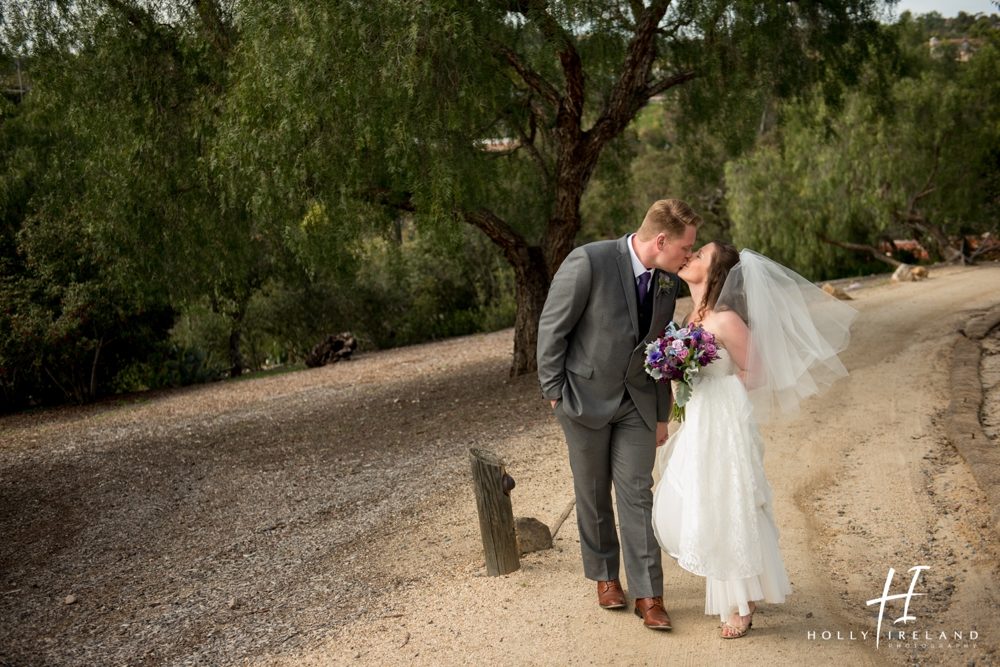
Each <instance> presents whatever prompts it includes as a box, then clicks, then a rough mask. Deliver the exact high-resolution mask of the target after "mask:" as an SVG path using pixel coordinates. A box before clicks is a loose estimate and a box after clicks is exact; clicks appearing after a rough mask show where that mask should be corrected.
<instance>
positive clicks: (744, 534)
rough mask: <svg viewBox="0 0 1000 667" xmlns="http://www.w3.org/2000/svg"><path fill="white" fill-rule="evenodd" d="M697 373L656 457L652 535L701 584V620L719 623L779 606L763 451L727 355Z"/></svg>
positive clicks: (784, 589) (785, 584)
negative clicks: (754, 605)
mask: <svg viewBox="0 0 1000 667" xmlns="http://www.w3.org/2000/svg"><path fill="white" fill-rule="evenodd" d="M719 355H720V356H719V358H718V359H716V360H715V361H713V362H712V363H710V364H709V365H708V366H705V367H704V368H702V369H700V371H699V374H698V378H697V379H696V380H695V384H694V386H693V389H694V391H693V392H692V396H691V399H690V401H689V402H688V404H687V406H686V408H685V410H686V416H685V421H684V422H683V423H682V424H681V427H680V429H679V430H678V431H677V432H676V433H674V435H673V436H671V437H670V439H669V440H668V441H667V443H666V444H665V445H664V446H663V447H661V451H660V452H659V453H658V455H657V463H656V466H657V469H658V470H659V473H660V481H659V483H658V484H657V486H656V490H655V492H654V495H653V530H654V532H655V533H656V538H657V540H659V542H660V546H661V547H663V550H664V551H666V552H667V553H668V554H670V555H671V556H672V557H674V558H676V559H677V562H678V564H679V565H680V566H681V567H683V568H684V569H685V570H688V571H689V572H692V573H694V574H697V575H701V576H703V577H705V579H706V587H705V613H706V614H718V615H719V616H720V618H721V619H722V620H723V621H725V620H727V619H728V618H729V616H730V615H731V614H732V613H733V612H734V611H737V610H738V611H739V613H740V614H741V615H744V616H745V615H747V614H749V613H750V607H749V604H748V602H749V601H751V600H754V601H760V600H763V601H766V602H784V601H785V596H786V595H788V594H789V593H791V585H790V584H789V581H788V574H787V573H786V572H785V565H784V562H783V561H782V559H781V552H780V550H779V548H778V530H777V527H776V526H775V523H774V515H773V511H772V507H771V498H772V496H771V487H770V485H769V484H768V482H767V479H766V478H765V476H764V460H763V454H764V452H763V449H764V443H763V440H762V438H761V435H760V431H759V430H758V428H757V424H756V422H755V421H754V416H753V413H752V406H751V402H750V399H749V397H748V395H747V391H746V389H745V388H744V386H743V383H742V382H741V381H740V379H739V378H738V377H737V376H736V375H735V370H736V368H735V365H734V364H733V362H732V360H731V359H730V357H729V354H728V352H727V351H726V350H725V349H723V348H719Z"/></svg>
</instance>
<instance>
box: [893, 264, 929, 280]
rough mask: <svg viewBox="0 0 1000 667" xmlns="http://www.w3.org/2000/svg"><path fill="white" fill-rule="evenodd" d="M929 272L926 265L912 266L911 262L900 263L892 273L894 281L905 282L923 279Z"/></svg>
mask: <svg viewBox="0 0 1000 667" xmlns="http://www.w3.org/2000/svg"><path fill="white" fill-rule="evenodd" d="M928 275H929V274H928V273H927V267H925V266H912V265H910V264H900V265H899V266H897V267H896V270H895V271H893V273H892V282H894V283H905V282H910V281H916V280H923V279H924V278H926V277H927V276H928Z"/></svg>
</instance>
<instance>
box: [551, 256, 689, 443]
mask: <svg viewBox="0 0 1000 667" xmlns="http://www.w3.org/2000/svg"><path fill="white" fill-rule="evenodd" d="M661 277H662V278H663V280H662V281H661ZM661 282H662V283H664V284H661ZM679 284H680V280H679V279H678V278H677V276H675V275H674V274H672V273H666V272H661V271H659V270H657V271H656V272H654V274H653V279H652V281H650V289H651V290H652V294H653V298H654V299H655V300H654V302H653V315H652V319H651V324H650V328H649V331H641V332H640V331H639V311H638V303H637V299H636V294H635V275H634V274H633V272H632V261H631V257H630V256H629V251H628V236H624V237H622V238H620V239H618V240H617V241H597V242H595V243H588V244H587V245H584V246H581V247H579V248H577V249H575V250H574V251H573V252H571V253H570V254H569V255H567V256H566V259H565V260H564V261H563V263H562V265H561V266H560V267H559V270H558V271H556V275H555V276H554V277H553V278H552V285H551V287H550V288H549V295H548V297H547V298H546V299H545V306H544V308H542V316H541V318H540V320H539V322H538V379H539V381H540V382H541V385H542V394H543V395H544V396H545V398H548V399H562V401H563V403H562V406H561V407H562V410H563V411H564V413H565V414H566V415H567V416H568V417H569V418H571V419H573V420H575V421H577V422H579V423H580V424H582V425H584V426H586V427H588V428H594V429H596V428H601V427H603V426H605V425H607V424H608V422H609V421H611V418H612V417H613V416H614V414H615V412H617V410H618V407H619V406H620V405H621V401H622V395H623V393H624V392H625V390H626V389H628V392H629V395H630V396H631V397H632V401H633V402H634V403H635V406H636V408H638V410H639V415H640V416H641V417H642V419H643V421H644V422H645V423H646V425H647V426H648V427H649V428H650V429H655V428H656V422H657V421H662V422H665V421H668V420H669V417H670V402H671V395H670V385H669V384H658V383H656V382H654V381H653V379H652V378H651V377H649V375H647V374H646V371H645V370H644V369H643V360H644V358H645V348H646V345H647V344H648V343H649V342H650V341H652V340H654V339H655V338H656V337H657V336H658V335H659V334H660V333H661V332H662V331H663V329H664V327H666V326H667V323H668V322H669V321H670V319H671V318H672V317H673V315H674V304H675V302H676V300H677V290H678V288H679ZM664 287H666V289H664Z"/></svg>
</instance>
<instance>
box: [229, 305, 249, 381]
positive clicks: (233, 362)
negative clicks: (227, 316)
mask: <svg viewBox="0 0 1000 667" xmlns="http://www.w3.org/2000/svg"><path fill="white" fill-rule="evenodd" d="M245 316H246V308H245V307H241V308H240V309H239V310H238V311H237V312H236V313H234V314H233V323H232V325H231V327H230V329H229V377H231V378H236V377H239V376H240V375H242V374H243V369H244V368H246V364H245V363H244V361H243V352H242V351H241V348H240V342H241V338H242V337H243V320H244V318H245Z"/></svg>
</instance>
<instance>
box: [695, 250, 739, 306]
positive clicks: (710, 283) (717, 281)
mask: <svg viewBox="0 0 1000 667" xmlns="http://www.w3.org/2000/svg"><path fill="white" fill-rule="evenodd" d="M712 245H714V246H715V255H714V256H713V257H712V265H711V266H710V267H708V277H707V278H706V279H705V296H704V297H703V298H702V300H701V305H700V306H698V321H699V322H701V320H702V318H704V317H705V311H706V310H711V309H712V308H715V304H716V302H718V300H719V294H721V293H722V286H723V284H725V282H726V276H728V275H729V270H730V269H732V268H733V267H734V266H736V264H737V263H739V261H740V253H739V251H738V250H737V249H736V247H735V246H733V245H731V244H729V243H725V242H723V241H712Z"/></svg>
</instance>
